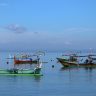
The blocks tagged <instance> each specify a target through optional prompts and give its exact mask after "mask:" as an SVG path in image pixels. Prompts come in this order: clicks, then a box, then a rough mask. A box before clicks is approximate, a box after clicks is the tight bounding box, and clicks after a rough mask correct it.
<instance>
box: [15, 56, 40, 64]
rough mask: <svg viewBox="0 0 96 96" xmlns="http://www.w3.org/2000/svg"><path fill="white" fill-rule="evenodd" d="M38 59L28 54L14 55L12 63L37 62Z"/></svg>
mask: <svg viewBox="0 0 96 96" xmlns="http://www.w3.org/2000/svg"><path fill="white" fill-rule="evenodd" d="M38 59H39V58H38ZM38 59H37V58H36V59H32V58H31V56H29V55H21V56H14V64H37V63H38Z"/></svg>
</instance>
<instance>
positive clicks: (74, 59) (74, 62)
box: [57, 55, 96, 67]
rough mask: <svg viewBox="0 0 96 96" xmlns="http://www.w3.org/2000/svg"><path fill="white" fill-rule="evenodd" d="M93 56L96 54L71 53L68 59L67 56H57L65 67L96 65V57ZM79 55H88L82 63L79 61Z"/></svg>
mask: <svg viewBox="0 0 96 96" xmlns="http://www.w3.org/2000/svg"><path fill="white" fill-rule="evenodd" d="M92 56H96V55H87V56H76V55H71V56H69V58H68V59H65V58H57V60H58V62H59V63H60V64H61V65H62V66H63V67H96V58H93V57H92ZM79 57H87V59H85V61H84V62H83V63H80V62H79V61H78V58H79Z"/></svg>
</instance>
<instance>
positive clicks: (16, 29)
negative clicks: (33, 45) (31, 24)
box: [4, 24, 27, 33]
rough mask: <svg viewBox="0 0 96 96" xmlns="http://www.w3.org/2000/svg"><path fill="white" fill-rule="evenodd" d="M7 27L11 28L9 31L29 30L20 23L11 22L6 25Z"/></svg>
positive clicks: (20, 31) (21, 31)
mask: <svg viewBox="0 0 96 96" xmlns="http://www.w3.org/2000/svg"><path fill="white" fill-rule="evenodd" d="M4 28H5V29H7V30H9V31H13V32H16V33H23V32H26V31H27V28H26V27H24V26H20V25H18V24H10V25H7V26H6V27H4Z"/></svg>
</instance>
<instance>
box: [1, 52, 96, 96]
mask: <svg viewBox="0 0 96 96" xmlns="http://www.w3.org/2000/svg"><path fill="white" fill-rule="evenodd" d="M10 53H11V54H14V53H12V52H2V53H0V57H1V58H0V67H1V68H9V67H11V66H12V60H10V61H9V62H10V63H9V64H6V61H7V59H6V58H7V57H8V56H9V54H10ZM60 55H61V53H46V55H45V56H43V57H42V58H41V59H42V61H46V62H48V63H45V64H43V68H42V74H43V76H41V77H34V76H0V96H96V69H83V68H81V69H80V68H79V69H78V68H77V69H75V68H74V69H62V68H61V67H62V66H61V65H60V64H59V63H57V60H56V57H59V56H60ZM51 60H52V61H51ZM52 65H54V66H55V67H54V68H52Z"/></svg>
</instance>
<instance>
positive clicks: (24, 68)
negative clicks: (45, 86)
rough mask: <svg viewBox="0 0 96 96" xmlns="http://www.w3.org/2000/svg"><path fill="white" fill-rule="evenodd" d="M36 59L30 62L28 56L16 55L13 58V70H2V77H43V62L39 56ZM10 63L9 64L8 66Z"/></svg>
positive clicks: (0, 70) (0, 72)
mask: <svg viewBox="0 0 96 96" xmlns="http://www.w3.org/2000/svg"><path fill="white" fill-rule="evenodd" d="M36 57H37V58H36V59H34V60H32V59H30V60H29V56H28V55H26V56H25V55H23V56H19V57H17V56H16V55H15V56H14V57H12V58H8V59H11V60H13V68H8V69H0V75H17V76H18V75H28V76H29V75H31V76H42V74H41V69H42V62H41V61H40V57H39V55H36ZM8 64H9V63H7V65H8Z"/></svg>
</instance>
